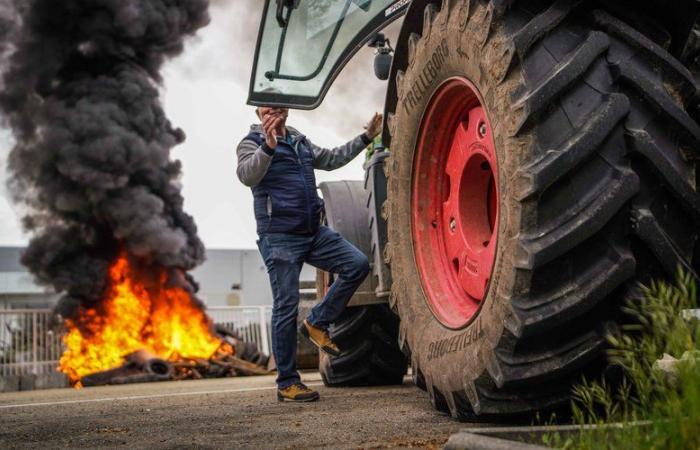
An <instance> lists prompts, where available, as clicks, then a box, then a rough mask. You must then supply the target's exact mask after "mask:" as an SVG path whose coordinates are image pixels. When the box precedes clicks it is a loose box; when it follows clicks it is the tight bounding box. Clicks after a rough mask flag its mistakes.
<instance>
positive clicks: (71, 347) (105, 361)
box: [59, 255, 232, 387]
mask: <svg viewBox="0 0 700 450" xmlns="http://www.w3.org/2000/svg"><path fill="white" fill-rule="evenodd" d="M109 278H110V287H109V290H108V294H107V298H106V299H105V300H104V301H103V302H102V303H101V304H100V305H99V306H98V307H97V308H89V309H87V308H86V309H82V310H81V311H80V314H79V316H78V318H77V319H74V320H70V319H68V320H66V322H65V324H66V327H67V333H66V334H65V335H64V337H63V343H64V345H65V348H66V350H65V351H64V353H63V355H62V356H61V359H60V364H59V370H60V371H61V372H64V373H65V374H67V375H68V377H69V378H70V380H71V382H72V383H73V384H75V385H76V386H77V387H79V386H80V383H79V381H80V379H81V378H82V377H84V376H85V375H89V374H92V373H95V372H101V371H103V370H108V369H112V368H115V367H119V366H121V365H122V364H123V363H124V356H126V355H128V354H130V353H133V352H135V351H138V350H146V351H148V352H150V353H151V354H153V355H155V356H158V357H160V358H163V359H166V360H170V361H175V360H179V359H208V358H210V357H211V356H212V355H214V353H216V352H217V350H219V348H220V347H222V341H221V340H220V339H219V338H217V337H216V336H215V335H214V333H213V332H212V324H211V320H210V319H209V318H208V317H207V315H206V314H205V313H204V311H202V309H201V308H200V307H199V306H198V305H197V304H196V303H195V302H194V300H193V298H192V297H191V295H190V294H189V293H188V292H187V291H185V290H184V289H182V288H179V287H166V281H167V275H166V274H165V272H163V273H161V274H160V288H159V289H158V290H157V291H158V292H157V293H155V294H154V293H153V291H152V290H151V291H149V290H147V288H146V287H145V285H144V283H143V282H140V281H139V280H137V279H136V278H135V277H134V274H133V273H132V270H131V267H130V266H129V261H128V258H127V257H126V255H122V256H120V257H119V258H118V259H117V260H116V261H115V262H114V263H113V264H112V266H111V267H110V269H109ZM223 345H224V346H225V347H228V345H227V344H223ZM228 350H229V351H231V350H232V349H230V348H229V349H228Z"/></svg>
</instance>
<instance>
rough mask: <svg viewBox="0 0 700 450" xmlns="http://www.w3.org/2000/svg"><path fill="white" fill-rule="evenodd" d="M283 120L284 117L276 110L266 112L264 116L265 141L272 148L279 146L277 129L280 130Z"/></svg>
mask: <svg viewBox="0 0 700 450" xmlns="http://www.w3.org/2000/svg"><path fill="white" fill-rule="evenodd" d="M283 122H284V117H282V116H281V115H280V114H278V113H276V112H274V111H271V112H269V113H267V114H265V115H264V116H263V118H262V127H263V130H264V131H265V143H266V144H267V146H268V147H270V148H271V149H274V148H276V147H277V130H279V128H280V126H281V125H282V123H283Z"/></svg>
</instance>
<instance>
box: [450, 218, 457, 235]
mask: <svg viewBox="0 0 700 450" xmlns="http://www.w3.org/2000/svg"><path fill="white" fill-rule="evenodd" d="M456 229H457V221H456V220H455V219H454V217H453V218H451V219H450V231H451V232H453V233H454V232H455V230H456Z"/></svg>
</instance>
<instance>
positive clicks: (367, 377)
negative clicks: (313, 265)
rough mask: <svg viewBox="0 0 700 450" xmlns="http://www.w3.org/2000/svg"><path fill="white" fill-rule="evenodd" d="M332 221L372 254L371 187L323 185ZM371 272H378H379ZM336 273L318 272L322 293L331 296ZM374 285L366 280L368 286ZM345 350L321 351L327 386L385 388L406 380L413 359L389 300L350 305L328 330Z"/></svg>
mask: <svg viewBox="0 0 700 450" xmlns="http://www.w3.org/2000/svg"><path fill="white" fill-rule="evenodd" d="M321 191H322V192H323V200H324V202H325V204H326V213H327V216H326V222H327V225H328V226H329V227H331V228H333V229H334V230H336V231H337V232H339V233H340V234H341V235H342V236H343V237H345V238H346V239H348V240H349V241H350V242H351V243H352V244H353V245H355V246H356V247H357V248H358V249H360V250H361V251H363V252H365V254H370V253H371V248H372V242H371V239H372V238H371V233H370V232H369V231H370V228H369V227H370V214H369V210H368V209H367V205H368V204H369V202H368V201H367V196H368V195H370V194H368V192H367V190H365V188H364V187H363V185H362V182H357V181H339V182H331V183H323V184H322V185H321ZM370 276H377V274H376V272H373V273H372V274H371V275H370ZM331 282H332V277H331V276H330V275H329V274H327V273H325V272H323V271H321V270H318V271H317V272H316V295H317V298H319V299H322V298H323V297H324V296H325V295H326V291H327V290H328V287H329V283H331ZM366 285H372V283H371V280H370V282H369V283H368V282H365V283H364V284H363V286H365V289H366ZM363 286H360V289H358V291H357V292H356V293H355V297H353V299H352V300H351V302H353V301H357V300H359V301H366V300H371V301H376V300H377V299H376V297H375V296H374V293H373V292H371V291H370V292H361V291H362V287H363ZM328 332H329V334H330V336H331V339H333V340H334V341H336V343H337V344H338V346H339V347H340V349H341V350H342V354H341V355H340V356H338V357H334V356H330V355H327V354H326V353H324V352H320V353H319V372H320V373H321V378H322V379H323V382H324V383H325V384H326V386H334V387H340V386H380V385H392V384H401V383H403V377H404V375H405V374H406V370H407V367H408V360H407V358H406V356H405V355H404V354H403V353H402V351H401V348H400V347H399V344H398V335H399V319H398V317H397V316H396V314H394V313H393V312H392V311H391V309H390V308H389V306H388V304H387V303H380V304H373V305H363V306H349V307H348V308H346V309H345V311H344V312H343V314H342V315H341V316H340V318H339V319H338V320H336V321H335V322H334V323H333V324H331V327H330V329H329V330H328Z"/></svg>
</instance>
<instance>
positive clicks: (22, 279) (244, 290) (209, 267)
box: [0, 247, 315, 310]
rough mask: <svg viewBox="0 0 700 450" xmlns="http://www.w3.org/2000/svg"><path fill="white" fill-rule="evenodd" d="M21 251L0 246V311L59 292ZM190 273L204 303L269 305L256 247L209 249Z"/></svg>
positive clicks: (39, 303) (42, 302)
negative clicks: (41, 279) (39, 279)
mask: <svg viewBox="0 0 700 450" xmlns="http://www.w3.org/2000/svg"><path fill="white" fill-rule="evenodd" d="M22 251H23V248H22V247H0V310H2V309H20V308H32V309H33V308H50V307H52V306H53V305H55V304H56V301H58V298H59V297H60V295H58V294H56V293H55V292H53V291H52V290H51V289H47V288H44V287H42V286H39V285H37V284H36V283H35V282H34V278H33V277H32V275H31V274H30V273H29V272H27V269H26V268H25V267H24V266H22V264H21V263H20V258H21V255H22ZM192 275H193V276H194V277H195V279H196V280H197V282H198V283H199V292H198V296H199V297H200V298H201V299H202V300H203V301H204V302H205V303H206V304H207V306H258V305H271V304H272V292H271V290H270V283H269V279H268V277H267V271H266V270H265V265H264V264H263V261H262V258H261V256H260V253H259V252H258V251H257V250H225V249H209V250H207V259H206V261H205V262H204V263H203V264H202V265H201V266H199V267H197V268H196V269H195V270H193V271H192ZM314 278H315V271H314V269H313V268H312V267H309V266H304V269H303V270H302V279H303V280H313V279H314Z"/></svg>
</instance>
